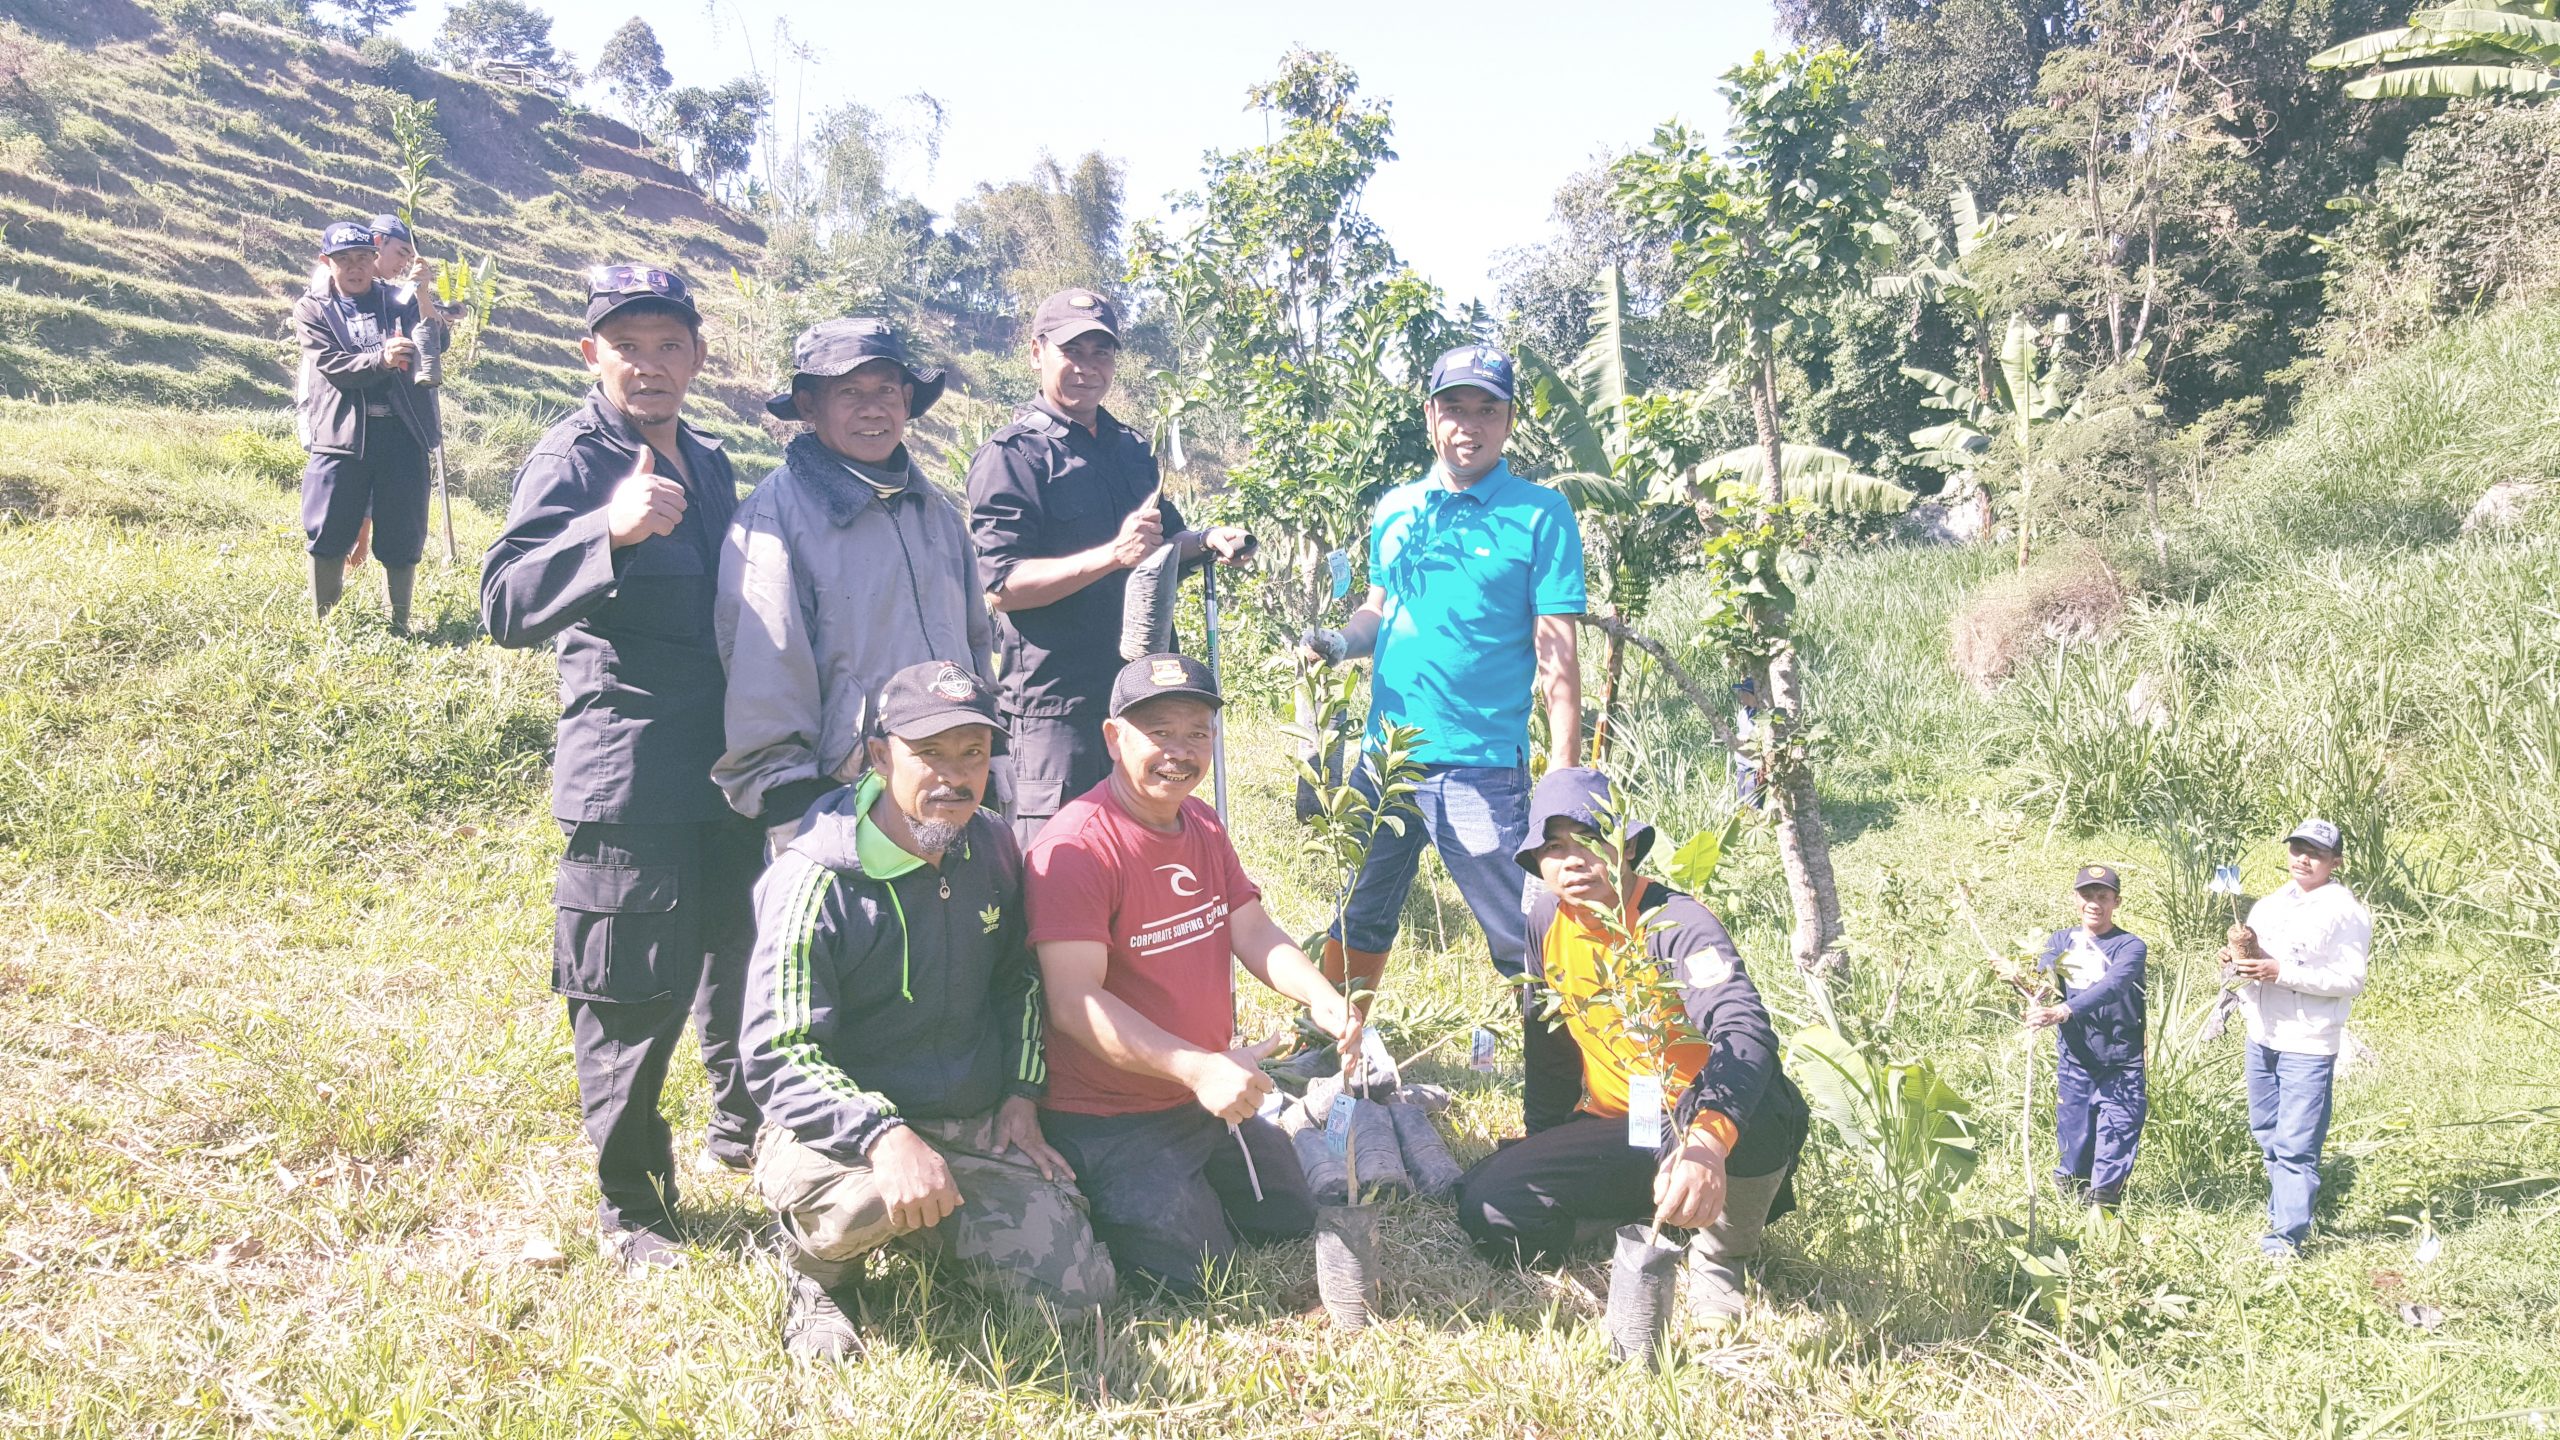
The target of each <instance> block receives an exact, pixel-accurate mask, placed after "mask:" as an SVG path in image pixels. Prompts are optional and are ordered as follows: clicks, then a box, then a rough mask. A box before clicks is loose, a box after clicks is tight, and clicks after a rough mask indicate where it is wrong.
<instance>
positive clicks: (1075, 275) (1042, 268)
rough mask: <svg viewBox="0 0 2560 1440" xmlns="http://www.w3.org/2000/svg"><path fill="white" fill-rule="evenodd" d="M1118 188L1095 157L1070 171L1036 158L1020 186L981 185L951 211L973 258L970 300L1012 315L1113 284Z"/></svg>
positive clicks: (1112, 169) (1117, 177) (1118, 179)
mask: <svg viewBox="0 0 2560 1440" xmlns="http://www.w3.org/2000/svg"><path fill="white" fill-rule="evenodd" d="M1122 183H1123V171H1122V167H1121V165H1120V163H1119V162H1118V161H1116V160H1112V159H1109V158H1106V157H1105V156H1104V155H1103V154H1102V153H1101V152H1100V151H1091V152H1088V153H1087V154H1086V155H1085V156H1084V158H1083V159H1081V160H1078V161H1077V162H1076V164H1075V168H1074V169H1073V170H1069V169H1067V168H1066V167H1064V166H1062V165H1060V164H1059V163H1058V162H1057V160H1056V159H1054V158H1053V157H1050V156H1047V155H1043V156H1041V157H1040V161H1039V163H1038V164H1037V165H1035V166H1034V167H1032V171H1031V178H1029V179H1028V180H1013V181H1008V182H1007V183H1005V184H1002V185H989V184H985V183H983V182H982V183H981V184H980V185H979V186H978V193H977V194H975V195H973V196H971V197H969V198H968V199H966V200H963V201H961V202H960V203H959V204H957V205H955V206H953V207H952V210H951V233H952V234H953V236H954V237H956V238H957V239H959V240H960V241H961V242H962V243H963V244H964V245H966V246H967V247H968V249H969V250H970V252H971V254H972V257H973V265H972V267H971V268H972V279H973V281H974V282H975V286H974V288H976V289H977V290H978V291H979V294H978V295H977V296H976V297H973V298H975V299H976V300H977V302H978V303H979V304H981V305H983V306H984V307H985V308H987V309H989V310H991V311H994V312H996V313H999V314H1004V315H1007V316H1018V315H1021V314H1026V313H1028V311H1029V308H1030V307H1031V306H1032V305H1035V304H1037V303H1039V300H1040V297H1042V296H1044V295H1049V294H1052V293H1055V292H1056V291H1059V290H1064V289H1067V288H1069V287H1071V286H1082V287H1084V288H1085V289H1088V290H1100V289H1108V288H1110V287H1111V286H1112V285H1114V284H1115V283H1117V282H1118V281H1119V280H1120V278H1121V277H1122V276H1123V275H1125V274H1126V273H1127V272H1128V265H1127V262H1126V261H1124V260H1123V259H1122V258H1121V253H1120V250H1121V206H1122V191H1121V187H1122Z"/></svg>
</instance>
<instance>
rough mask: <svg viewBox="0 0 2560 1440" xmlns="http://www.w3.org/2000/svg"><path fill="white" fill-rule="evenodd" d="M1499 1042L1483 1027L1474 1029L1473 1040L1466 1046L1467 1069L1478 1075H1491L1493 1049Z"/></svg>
mask: <svg viewBox="0 0 2560 1440" xmlns="http://www.w3.org/2000/svg"><path fill="white" fill-rule="evenodd" d="M1499 1043H1501V1042H1499V1041H1497V1040H1495V1039H1494V1038H1493V1032H1492V1031H1490V1030H1487V1029H1486V1028H1484V1027H1483V1026H1481V1025H1479V1026H1477V1027H1476V1035H1475V1039H1474V1040H1473V1041H1472V1042H1471V1043H1470V1044H1469V1045H1468V1046H1467V1068H1468V1069H1470V1070H1473V1071H1475V1072H1476V1073H1477V1074H1479V1075H1490V1074H1492V1073H1493V1047H1494V1046H1495V1045H1497V1044H1499Z"/></svg>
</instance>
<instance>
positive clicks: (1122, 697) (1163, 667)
mask: <svg viewBox="0 0 2560 1440" xmlns="http://www.w3.org/2000/svg"><path fill="white" fill-rule="evenodd" d="M1167 695H1179V696H1181V697H1183V698H1184V699H1186V700H1197V701H1199V702H1200V703H1202V704H1204V705H1206V706H1208V707H1209V708H1210V709H1212V710H1215V709H1218V708H1219V707H1220V706H1223V705H1225V704H1226V703H1227V702H1226V699H1225V697H1223V696H1221V695H1219V694H1218V677H1216V676H1215V675H1212V674H1210V673H1209V667H1208V666H1206V665H1203V664H1201V663H1200V662H1199V661H1197V660H1194V659H1192V658H1191V657H1190V656H1188V655H1176V654H1174V653H1172V652H1171V651H1166V652H1164V653H1162V654H1157V655H1141V656H1139V657H1138V658H1137V659H1135V660H1132V661H1130V662H1129V663H1128V664H1126V665H1123V666H1121V667H1120V678H1119V679H1117V680H1114V681H1112V682H1111V714H1112V715H1113V716H1114V717H1115V718H1116V717H1118V716H1121V715H1125V714H1127V713H1128V711H1129V709H1130V707H1132V706H1136V705H1144V704H1145V703H1147V702H1148V701H1150V700H1156V699H1161V698H1162V697H1164V696H1167Z"/></svg>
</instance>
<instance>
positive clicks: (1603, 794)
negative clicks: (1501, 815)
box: [1511, 766, 1653, 875]
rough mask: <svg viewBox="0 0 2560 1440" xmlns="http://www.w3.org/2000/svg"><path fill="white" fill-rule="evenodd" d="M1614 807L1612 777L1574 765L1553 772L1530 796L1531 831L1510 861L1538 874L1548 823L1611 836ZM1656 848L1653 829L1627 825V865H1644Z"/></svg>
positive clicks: (1548, 773) (1539, 782) (1549, 773)
mask: <svg viewBox="0 0 2560 1440" xmlns="http://www.w3.org/2000/svg"><path fill="white" fill-rule="evenodd" d="M1614 808H1615V803H1614V799H1613V797H1612V793H1611V791H1610V789H1609V777H1608V776H1606V775H1603V774H1601V773H1600V772H1599V771H1597V770H1593V769H1589V768H1587V767H1583V766H1572V767H1568V768H1566V769H1561V770H1550V771H1548V772H1547V773H1546V774H1544V775H1542V776H1540V777H1538V788H1537V789H1536V790H1534V791H1532V792H1530V795H1529V832H1528V834H1527V836H1526V837H1524V838H1523V840H1522V842H1521V845H1520V848H1519V849H1517V850H1514V851H1512V852H1511V858H1512V859H1513V860H1514V861H1516V862H1518V863H1519V866H1520V868H1521V869H1523V870H1526V871H1528V872H1529V873H1530V874H1532V875H1535V874H1537V873H1538V851H1539V850H1540V849H1541V848H1542V847H1544V846H1545V845H1546V843H1547V822H1548V821H1550V820H1555V819H1564V820H1570V821H1572V822H1573V823H1574V824H1576V825H1579V826H1582V827H1583V828H1585V829H1588V830H1594V831H1597V832H1599V833H1601V834H1603V835H1605V834H1607V833H1609V828H1610V826H1611V824H1612V823H1613V822H1612V819H1611V811H1612V810H1613V809H1614ZM1652 849H1653V827H1652V826H1650V825H1647V824H1644V823H1643V822H1641V821H1634V820H1630V821H1628V822H1627V863H1628V864H1630V865H1640V864H1642V863H1644V857H1645V855H1646V853H1647V852H1648V851H1650V850H1652Z"/></svg>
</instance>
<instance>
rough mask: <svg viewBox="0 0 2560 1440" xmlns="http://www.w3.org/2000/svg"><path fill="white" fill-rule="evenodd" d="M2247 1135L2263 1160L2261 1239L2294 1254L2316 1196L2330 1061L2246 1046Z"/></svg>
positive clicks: (2332, 1062)
mask: <svg viewBox="0 0 2560 1440" xmlns="http://www.w3.org/2000/svg"><path fill="white" fill-rule="evenodd" d="M2247 1064H2248V1075H2249V1133H2250V1134H2251V1135H2252V1136H2254V1137H2256V1139H2257V1142H2258V1149H2259V1151H2260V1153H2262V1154H2263V1155H2265V1156H2266V1160H2267V1238H2268V1239H2270V1240H2281V1241H2283V1242H2284V1243H2285V1244H2287V1245H2291V1246H2295V1247H2297V1248H2299V1247H2300V1246H2301V1244H2302V1242H2303V1240H2304V1239H2305V1238H2307V1237H2308V1236H2309V1235H2310V1234H2311V1202H2312V1200H2313V1199H2314V1198H2316V1197H2317V1196H2318V1195H2319V1194H2320V1147H2321V1146H2322V1145H2323V1144H2325V1143H2326V1142H2327V1141H2328V1138H2329V1077H2330V1073H2331V1072H2332V1071H2334V1070H2336V1069H2337V1067H2338V1057H2337V1056H2335V1055H2296V1054H2293V1053H2291V1052H2289V1051H2284V1050H2270V1049H2268V1048H2267V1047H2266V1046H2264V1045H2261V1044H2259V1043H2257V1042H2256V1041H2254V1040H2252V1041H2250V1042H2249V1054H2248V1060H2247Z"/></svg>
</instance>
